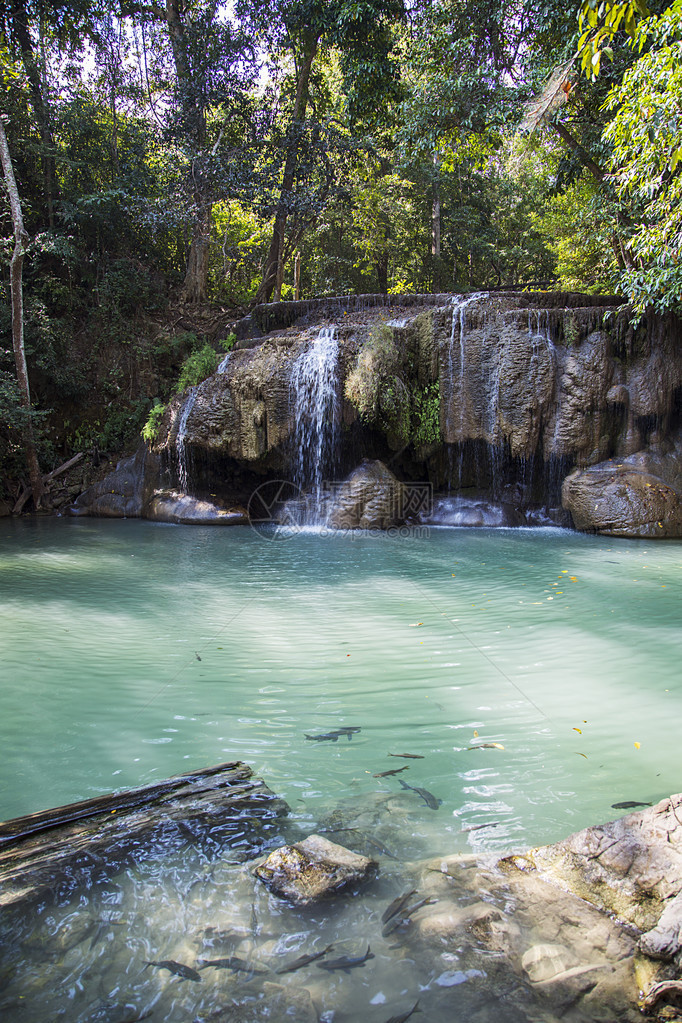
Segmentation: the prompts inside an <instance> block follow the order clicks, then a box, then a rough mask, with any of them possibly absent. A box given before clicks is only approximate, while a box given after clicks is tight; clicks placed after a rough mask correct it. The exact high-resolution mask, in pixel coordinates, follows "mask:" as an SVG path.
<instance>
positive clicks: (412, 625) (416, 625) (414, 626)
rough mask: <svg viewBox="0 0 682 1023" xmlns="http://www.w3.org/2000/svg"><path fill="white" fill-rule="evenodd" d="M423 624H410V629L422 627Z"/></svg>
mask: <svg viewBox="0 0 682 1023" xmlns="http://www.w3.org/2000/svg"><path fill="white" fill-rule="evenodd" d="M423 624H424V623H423V622H410V628H411V629H416V628H418V626H420V625H423Z"/></svg>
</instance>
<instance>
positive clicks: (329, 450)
mask: <svg viewBox="0 0 682 1023" xmlns="http://www.w3.org/2000/svg"><path fill="white" fill-rule="evenodd" d="M338 356H339V340H338V337H337V335H336V327H333V326H332V327H321V328H320V331H319V333H318V335H317V337H315V338H314V339H313V341H312V343H311V344H310V345H309V346H308V348H307V349H306V350H305V352H304V353H303V354H302V355H301V356H299V358H298V359H297V360H296V363H295V364H294V368H293V372H292V374H291V381H290V391H291V400H292V404H293V407H294V415H295V419H296V434H295V451H294V461H293V469H294V482H295V483H296V484H297V485H298V486H299V487H300V488H301V489H302V490H304V491H306V492H307V494H308V495H309V497H308V501H307V507H306V521H308V522H309V523H310V524H314V523H319V522H320V521H321V520H322V518H323V511H322V503H323V502H322V497H323V483H324V481H325V479H330V478H331V477H332V476H333V470H334V459H335V455H336V441H337V431H338V417H339V416H338V414H339V396H338V392H337V384H338V381H337V372H336V367H337V362H338Z"/></svg>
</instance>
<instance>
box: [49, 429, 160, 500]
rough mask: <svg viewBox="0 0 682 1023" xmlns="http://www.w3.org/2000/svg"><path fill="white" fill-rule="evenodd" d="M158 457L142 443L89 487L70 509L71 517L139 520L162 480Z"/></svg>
mask: <svg viewBox="0 0 682 1023" xmlns="http://www.w3.org/2000/svg"><path fill="white" fill-rule="evenodd" d="M159 471H160V467H159V458H158V456H157V455H155V454H153V453H152V452H150V451H149V450H148V449H147V447H146V445H144V444H141V445H140V447H139V448H138V449H137V451H136V452H135V454H134V455H132V457H130V458H124V459H123V460H122V461H120V462H119V463H118V465H117V466H116V468H115V469H114V471H113V472H112V473H109V475H108V476H106V477H105V478H104V479H103V480H102V481H101V482H100V483H96V484H95V485H94V486H92V487H89V488H88V489H87V490H85V491H83V493H82V494H81V495H80V497H78V498H77V499H76V501H75V502H74V504H73V505H72V506H71V508H70V509H69V514H70V515H96V516H103V517H107V518H139V517H140V516H141V515H142V514H143V510H144V508H145V505H146V504H147V502H148V501H149V499H150V498H151V496H152V494H153V492H154V490H155V488H156V487H157V486H158V480H159Z"/></svg>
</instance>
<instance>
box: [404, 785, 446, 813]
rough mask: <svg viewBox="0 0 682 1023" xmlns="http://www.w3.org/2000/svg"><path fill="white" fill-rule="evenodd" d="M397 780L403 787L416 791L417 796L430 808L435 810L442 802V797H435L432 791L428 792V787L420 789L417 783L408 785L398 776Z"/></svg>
mask: <svg viewBox="0 0 682 1023" xmlns="http://www.w3.org/2000/svg"><path fill="white" fill-rule="evenodd" d="M398 781H399V782H400V784H401V785H402V787H403V788H404V789H410V791H411V792H416V793H417V795H418V796H421V797H422V799H423V800H424V802H425V803H426V805H427V806H428V807H429V809H430V810H437V809H438V807H439V806H440V805H441V803H442V802H443V800H442V799H436V797H435V796H434V794H433V792H429V790H428V789H422V788H420V787H419V785H408V784H407V782H406V781H403V779H402V778H399V779H398Z"/></svg>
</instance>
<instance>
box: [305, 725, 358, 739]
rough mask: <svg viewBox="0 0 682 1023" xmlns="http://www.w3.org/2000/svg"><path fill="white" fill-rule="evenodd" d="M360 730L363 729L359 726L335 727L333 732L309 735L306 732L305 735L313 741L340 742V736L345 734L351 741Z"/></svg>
mask: <svg viewBox="0 0 682 1023" xmlns="http://www.w3.org/2000/svg"><path fill="white" fill-rule="evenodd" d="M360 731H362V729H361V728H358V727H354V728H347V727H344V728H335V729H334V731H333V732H323V733H322V734H321V735H308V734H307V733H304V735H305V737H306V739H310V740H311V741H312V742H338V741H339V738H340V736H342V735H345V736H346V738H347V739H348V741H349V742H350V741H351V739H352V738H353V735H354V734H355V733H356V732H360Z"/></svg>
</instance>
